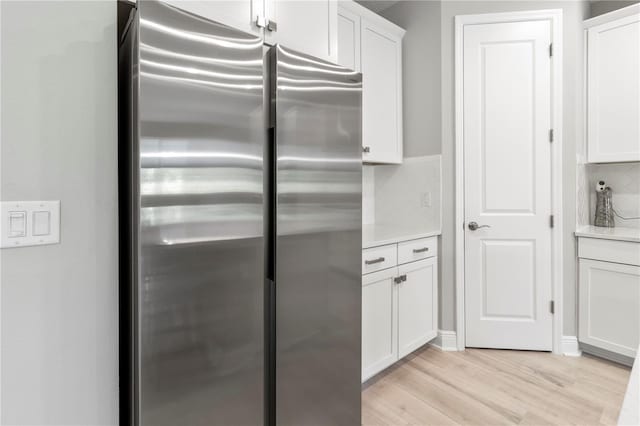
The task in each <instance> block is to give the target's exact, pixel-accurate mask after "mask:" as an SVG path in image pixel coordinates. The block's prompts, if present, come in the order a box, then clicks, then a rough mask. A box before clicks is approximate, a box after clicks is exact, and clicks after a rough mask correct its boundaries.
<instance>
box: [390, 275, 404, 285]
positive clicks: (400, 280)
mask: <svg viewBox="0 0 640 426" xmlns="http://www.w3.org/2000/svg"><path fill="white" fill-rule="evenodd" d="M406 280H407V276H406V275H400V276H399V277H395V278H394V279H393V282H394V283H396V284H400V283H401V282H404V281H406Z"/></svg>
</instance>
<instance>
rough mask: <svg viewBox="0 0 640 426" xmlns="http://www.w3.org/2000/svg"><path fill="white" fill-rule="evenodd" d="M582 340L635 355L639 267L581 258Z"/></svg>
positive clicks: (639, 317)
mask: <svg viewBox="0 0 640 426" xmlns="http://www.w3.org/2000/svg"><path fill="white" fill-rule="evenodd" d="M579 264H580V281H579V282H580V289H579V291H580V315H579V317H580V323H579V339H580V342H582V343H586V344H589V345H592V346H595V347H598V348H601V349H605V350H607V351H611V352H614V353H617V354H620V355H625V356H628V357H631V358H633V357H635V356H636V349H637V348H638V344H639V343H640V266H636V265H624V264H621V263H613V262H603V261H600V260H592V259H580V260H579Z"/></svg>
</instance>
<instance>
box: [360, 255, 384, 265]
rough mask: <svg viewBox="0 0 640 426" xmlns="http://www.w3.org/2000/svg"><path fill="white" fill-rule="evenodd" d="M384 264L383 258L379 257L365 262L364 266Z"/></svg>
mask: <svg viewBox="0 0 640 426" xmlns="http://www.w3.org/2000/svg"><path fill="white" fill-rule="evenodd" d="M380 262H384V257H379V258H377V259H371V260H365V261H364V264H365V265H374V264H376V263H380Z"/></svg>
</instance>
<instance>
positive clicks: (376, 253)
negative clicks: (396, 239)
mask: <svg viewBox="0 0 640 426" xmlns="http://www.w3.org/2000/svg"><path fill="white" fill-rule="evenodd" d="M397 264H398V249H397V246H396V245H395V244H389V245H388V246H380V247H373V248H369V249H366V250H362V273H363V274H368V273H369V272H375V271H380V270H382V269H387V268H391V267H393V266H396V265H397Z"/></svg>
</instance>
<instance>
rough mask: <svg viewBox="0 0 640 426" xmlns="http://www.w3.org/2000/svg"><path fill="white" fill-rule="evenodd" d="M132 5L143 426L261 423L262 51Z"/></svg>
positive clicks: (147, 4) (152, 7) (201, 24)
mask: <svg viewBox="0 0 640 426" xmlns="http://www.w3.org/2000/svg"><path fill="white" fill-rule="evenodd" d="M138 5H139V6H138V7H139V15H138V16H139V22H138V25H139V40H140V45H139V52H140V53H139V63H138V66H139V76H140V86H139V91H140V96H139V120H140V136H139V138H140V139H139V150H140V152H139V172H138V174H139V182H138V184H139V186H138V191H139V194H140V211H139V218H138V220H139V227H140V232H139V233H140V235H139V237H140V253H139V258H140V270H139V279H138V299H139V300H138V310H139V311H138V321H139V360H138V374H139V385H138V393H139V394H138V397H139V403H140V413H139V420H140V424H142V425H171V426H175V425H211V424H220V425H232V424H235V425H257V424H262V422H263V276H264V259H263V257H264V253H263V249H264V247H263V244H264V243H263V183H262V182H263V149H264V116H263V66H262V64H263V60H262V54H263V53H262V42H261V40H260V39H259V38H256V37H254V36H251V35H246V34H244V33H240V32H237V31H235V30H232V29H230V28H228V27H225V26H223V25H218V24H215V23H212V22H210V21H207V20H204V19H201V18H199V17H197V16H194V15H191V14H188V13H185V12H182V11H180V10H178V9H175V8H173V7H171V6H167V5H164V4H162V3H159V2H156V1H150V0H146V1H142V2H139V3H138Z"/></svg>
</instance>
